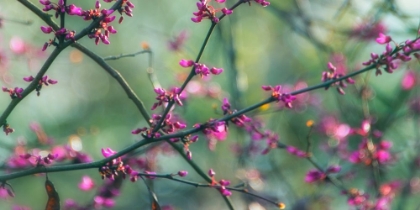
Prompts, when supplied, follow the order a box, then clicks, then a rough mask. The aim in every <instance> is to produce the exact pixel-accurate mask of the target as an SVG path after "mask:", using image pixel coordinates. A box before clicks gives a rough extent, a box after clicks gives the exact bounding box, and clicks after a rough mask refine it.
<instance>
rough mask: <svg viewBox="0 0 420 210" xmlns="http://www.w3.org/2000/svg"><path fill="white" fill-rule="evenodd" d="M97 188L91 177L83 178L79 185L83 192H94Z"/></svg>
mask: <svg viewBox="0 0 420 210" xmlns="http://www.w3.org/2000/svg"><path fill="white" fill-rule="evenodd" d="M94 187H95V183H94V182H93V180H92V178H90V177H89V176H83V177H82V181H81V182H80V183H79V189H81V190H83V191H89V190H92V189H93V188H94Z"/></svg>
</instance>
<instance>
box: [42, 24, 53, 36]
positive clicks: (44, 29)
mask: <svg viewBox="0 0 420 210" xmlns="http://www.w3.org/2000/svg"><path fill="white" fill-rule="evenodd" d="M41 31H42V32H44V33H46V34H49V33H51V32H52V31H53V29H52V27H51V26H41Z"/></svg>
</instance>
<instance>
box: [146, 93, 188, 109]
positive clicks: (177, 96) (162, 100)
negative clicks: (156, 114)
mask: <svg viewBox="0 0 420 210" xmlns="http://www.w3.org/2000/svg"><path fill="white" fill-rule="evenodd" d="M154 91H155V93H156V94H157V97H156V100H158V102H156V103H154V104H153V106H152V110H155V109H156V108H157V107H158V106H161V105H162V104H165V105H166V104H167V103H168V102H170V101H174V102H175V103H177V104H178V105H179V106H182V101H181V89H180V88H177V87H175V88H172V89H171V91H166V90H165V89H163V88H155V89H154Z"/></svg>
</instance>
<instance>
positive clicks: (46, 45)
mask: <svg viewBox="0 0 420 210" xmlns="http://www.w3.org/2000/svg"><path fill="white" fill-rule="evenodd" d="M47 47H48V43H47V42H45V44H44V46H42V51H45V50H46V49H47Z"/></svg>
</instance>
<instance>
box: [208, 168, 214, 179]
mask: <svg viewBox="0 0 420 210" xmlns="http://www.w3.org/2000/svg"><path fill="white" fill-rule="evenodd" d="M207 174H208V175H209V176H210V177H214V175H216V172H214V171H213V169H212V168H211V169H210V170H209V171H208V173H207Z"/></svg>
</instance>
